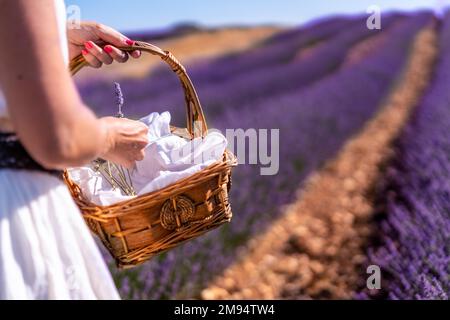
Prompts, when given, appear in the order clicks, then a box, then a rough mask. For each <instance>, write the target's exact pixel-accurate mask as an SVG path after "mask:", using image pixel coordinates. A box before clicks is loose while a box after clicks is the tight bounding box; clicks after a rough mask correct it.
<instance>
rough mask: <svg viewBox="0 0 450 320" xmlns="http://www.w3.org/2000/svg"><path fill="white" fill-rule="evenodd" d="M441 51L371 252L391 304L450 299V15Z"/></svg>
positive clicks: (392, 175) (400, 152) (395, 167)
mask: <svg viewBox="0 0 450 320" xmlns="http://www.w3.org/2000/svg"><path fill="white" fill-rule="evenodd" d="M440 50H441V53H440V60H439V61H438V65H437V67H436V74H435V78H434V80H433V83H432V85H431V87H430V89H429V91H428V93H427V94H426V95H425V97H424V99H423V101H422V103H421V104H420V106H419V107H418V109H417V111H416V113H415V114H414V116H413V118H412V119H411V121H410V123H409V124H408V126H407V127H406V129H405V131H404V133H403V134H402V136H401V137H400V139H399V141H398V146H397V147H398V148H397V157H396V158H395V160H394V161H393V163H392V164H391V166H390V167H389V168H388V171H387V178H386V181H385V186H384V187H383V188H382V192H381V201H382V205H383V206H384V210H383V211H384V215H383V216H382V217H381V218H382V221H381V223H380V233H381V239H379V240H380V241H381V242H379V245H377V246H373V247H372V248H370V250H369V256H370V263H371V264H377V265H379V266H380V267H381V268H382V271H383V276H384V279H386V280H388V281H386V283H383V288H382V289H383V291H384V292H385V294H386V295H388V297H389V298H391V299H450V183H449V181H450V140H449V138H448V136H449V132H450V90H449V86H450V14H448V15H447V16H446V18H445V20H444V23H443V26H442V30H441V35H440ZM386 286H387V287H386ZM362 296H363V297H367V295H366V294H363V295H362Z"/></svg>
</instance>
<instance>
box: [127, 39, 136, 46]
mask: <svg viewBox="0 0 450 320" xmlns="http://www.w3.org/2000/svg"><path fill="white" fill-rule="evenodd" d="M125 43H126V44H127V45H129V46H132V45H133V44H134V43H135V41H133V40H130V39H127V40H125Z"/></svg>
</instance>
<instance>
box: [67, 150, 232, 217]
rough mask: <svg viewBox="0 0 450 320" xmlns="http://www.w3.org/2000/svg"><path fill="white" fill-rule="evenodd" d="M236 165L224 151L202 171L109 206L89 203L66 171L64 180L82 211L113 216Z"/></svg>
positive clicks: (228, 151)
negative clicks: (179, 186)
mask: <svg viewBox="0 0 450 320" xmlns="http://www.w3.org/2000/svg"><path fill="white" fill-rule="evenodd" d="M237 164H238V163H237V158H236V156H235V155H234V154H233V153H232V152H231V151H230V150H228V149H226V150H225V151H224V153H223V157H222V159H220V160H217V161H215V162H214V163H212V164H210V165H209V166H207V167H205V168H203V169H202V170H200V171H198V172H196V173H194V174H193V175H190V176H188V177H185V178H183V179H180V180H177V181H175V182H173V183H171V184H169V185H167V186H165V187H164V188H161V189H158V190H154V191H152V192H148V193H144V194H141V195H137V196H135V197H133V198H131V199H127V200H122V201H120V202H117V203H114V204H110V205H99V204H96V203H93V202H92V201H89V200H88V199H87V198H86V196H85V195H84V194H83V190H81V188H80V186H79V185H78V184H77V183H76V182H75V181H73V180H72V179H71V178H70V173H69V172H68V171H66V172H65V173H64V179H66V180H67V182H69V185H68V187H69V188H70V189H71V192H76V198H77V200H78V201H80V202H82V204H83V207H84V209H86V210H95V211H96V212H92V213H89V214H90V215H101V214H102V211H109V210H110V211H112V212H110V214H113V212H114V211H118V210H121V209H123V207H128V206H130V205H131V204H132V203H133V202H134V201H139V200H140V199H142V198H148V199H147V200H148V201H151V200H152V198H156V197H157V196H158V195H159V194H161V193H163V192H167V191H169V190H170V189H173V188H174V187H175V186H176V185H178V184H185V183H186V182H188V181H190V180H195V179H197V178H200V177H201V176H202V175H203V174H204V173H205V172H208V171H212V172H214V171H217V173H219V172H220V171H222V170H224V169H228V168H231V167H235V166H237ZM199 180H200V181H201V179H199ZM75 189H78V190H79V191H78V190H75ZM180 193H182V191H180ZM83 214H84V213H83Z"/></svg>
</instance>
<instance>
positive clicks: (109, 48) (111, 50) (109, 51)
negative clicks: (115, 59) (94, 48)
mask: <svg viewBox="0 0 450 320" xmlns="http://www.w3.org/2000/svg"><path fill="white" fill-rule="evenodd" d="M103 50H105V52H106V53H111V52H113V48H112V47H111V46H105V47H104V48H103Z"/></svg>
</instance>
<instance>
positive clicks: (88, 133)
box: [0, 0, 107, 168]
mask: <svg viewBox="0 0 450 320" xmlns="http://www.w3.org/2000/svg"><path fill="white" fill-rule="evenodd" d="M0 6H1V8H2V10H1V11H0V43H4V44H9V45H7V46H4V49H2V50H1V51H0V85H1V87H2V89H3V90H4V92H5V95H6V98H7V102H8V107H9V113H10V115H11V119H12V122H13V125H14V128H15V130H16V132H17V134H18V136H19V138H20V139H21V141H22V143H23V145H24V146H25V148H26V149H27V151H28V152H29V153H30V154H31V155H32V156H33V157H34V158H35V159H36V160H37V161H38V162H40V163H41V164H42V165H44V166H46V167H51V168H62V167H65V166H71V165H80V164H83V163H85V162H87V161H89V160H91V159H92V158H94V157H96V156H97V155H99V154H101V153H102V152H103V151H104V148H105V147H107V146H106V144H107V140H106V136H107V134H106V132H105V131H106V129H105V128H104V127H103V126H102V125H101V124H100V123H101V122H100V121H99V120H97V119H96V117H95V116H94V114H93V113H92V112H91V111H89V110H88V109H87V108H86V107H85V106H84V105H83V104H82V103H81V100H80V97H79V95H78V93H77V91H76V88H75V86H74V84H73V82H72V80H71V78H70V74H69V73H68V71H67V69H66V66H65V63H64V61H63V57H62V53H61V50H60V44H59V41H60V40H59V36H58V32H57V24H56V17H55V14H54V8H53V0H41V1H39V2H38V1H27V0H15V1H10V0H0ZM11 26H14V28H11Z"/></svg>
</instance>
